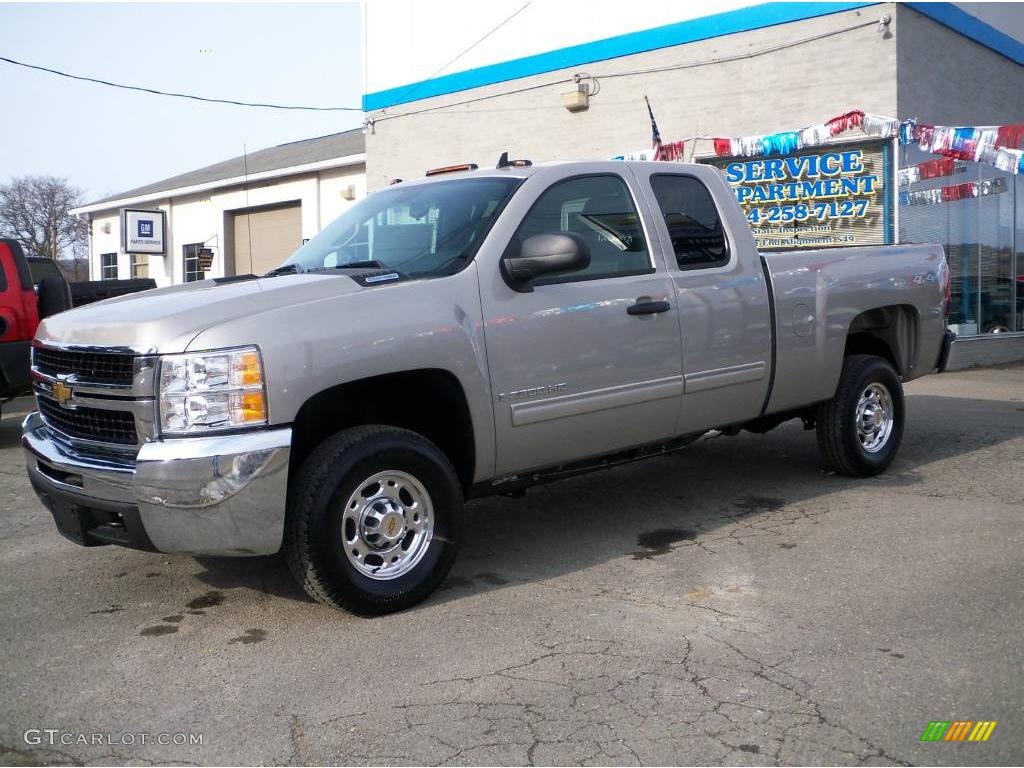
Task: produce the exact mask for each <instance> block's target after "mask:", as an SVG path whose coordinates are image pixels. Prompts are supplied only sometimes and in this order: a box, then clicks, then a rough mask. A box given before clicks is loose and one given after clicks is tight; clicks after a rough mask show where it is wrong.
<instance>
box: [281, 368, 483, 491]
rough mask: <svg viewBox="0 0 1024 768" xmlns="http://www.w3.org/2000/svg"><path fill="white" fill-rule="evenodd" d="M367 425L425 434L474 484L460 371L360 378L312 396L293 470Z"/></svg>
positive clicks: (299, 421) (296, 437)
mask: <svg viewBox="0 0 1024 768" xmlns="http://www.w3.org/2000/svg"><path fill="white" fill-rule="evenodd" d="M366 424H384V425H388V426H392V427H400V428H403V429H408V430H411V431H413V432H416V433H418V434H421V435H423V436H424V437H425V438H427V439H428V440H430V441H431V442H432V443H434V444H435V445H436V446H437V447H438V448H440V449H441V451H443V452H444V454H445V455H446V456H447V457H448V460H449V461H451V463H452V466H454V467H455V471H456V474H457V475H458V477H459V482H460V484H461V485H462V488H463V491H466V490H467V489H468V488H469V487H470V486H471V485H472V483H473V476H474V473H475V471H476V440H475V436H474V431H473V421H472V417H471V416H470V409H469V402H468V400H467V398H466V393H465V391H464V390H463V388H462V384H461V383H460V382H459V380H458V379H457V378H456V377H455V375H454V374H452V373H451V372H450V371H447V370H444V369H440V368H422V369H416V370H408V371H400V372H396V373H387V374H382V375H378V376H371V377H367V378H363V379H356V380H353V381H347V382H344V383H341V384H337V385H334V386H332V387H328V388H326V389H323V390H321V391H319V392H317V393H315V394H313V395H311V396H310V397H309V398H308V399H306V401H305V402H304V403H303V404H302V406H301V407H300V408H299V410H298V412H297V413H296V416H295V420H294V422H293V423H292V450H291V459H290V461H291V469H292V470H293V472H292V474H293V475H294V474H295V473H294V470H295V469H297V468H298V467H299V466H300V465H301V463H302V462H303V461H304V460H305V458H306V457H307V456H308V455H309V454H310V452H311V451H312V450H313V449H314V448H315V447H316V446H317V445H319V444H320V443H322V442H323V441H324V440H325V439H327V438H328V437H330V436H331V435H333V434H335V433H337V432H339V431H341V430H342V429H346V428H348V427H356V426H362V425H366Z"/></svg>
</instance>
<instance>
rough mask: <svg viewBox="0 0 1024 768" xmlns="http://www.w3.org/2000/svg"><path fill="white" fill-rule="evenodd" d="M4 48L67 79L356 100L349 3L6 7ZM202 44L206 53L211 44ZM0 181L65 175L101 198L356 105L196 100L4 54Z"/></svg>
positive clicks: (353, 117) (319, 128)
mask: <svg viewBox="0 0 1024 768" xmlns="http://www.w3.org/2000/svg"><path fill="white" fill-rule="evenodd" d="M0 30H2V34H0V56H5V57H8V58H12V59H17V60H19V61H25V62H28V63H30V64H38V65H42V66H46V67H49V68H51V69H59V70H63V71H66V72H71V73H73V74H79V75H87V76H90V77H96V78H100V79H105V80H113V81H117V82H125V83H129V84H133V85H142V86H146V87H151V88H157V89H161V90H170V91H179V92H185V93H195V94H199V95H203V96H211V97H217V98H229V99H236V100H243V101H263V102H273V103H284V104H303V105H310V106H321V105H323V106H355V107H358V106H359V103H360V97H361V94H362V84H363V83H362V41H361V35H362V31H361V21H360V6H359V3H357V2H353V3H331V4H277V3H274V4H238V5H225V4H216V5H214V4H180V5H174V4H155V3H154V4H135V3H133V4H74V5H72V4H4V3H0ZM207 51H209V52H207ZM0 105H2V107H0V114H2V115H3V119H2V120H0V183H5V182H6V181H7V180H8V179H9V178H10V177H12V176H22V175H27V174H52V175H57V176H65V177H67V178H68V179H69V180H70V181H71V183H72V184H74V185H75V186H78V187H80V188H82V189H84V190H85V191H86V196H85V199H86V200H93V199H98V198H101V197H104V196H107V195H110V194H115V193H117V192H121V191H124V190H126V189H130V188H131V187H135V186H139V185H142V184H146V183H149V182H152V181H157V180H159V179H163V178H166V177H168V176H173V175H175V174H177V173H182V172H185V171H189V170H193V169H195V168H200V167H202V166H204V165H209V164H211V163H216V162H219V161H221V160H225V159H227V158H230V157H235V156H238V155H241V154H242V146H243V143H244V144H245V145H246V147H247V149H248V150H250V151H251V150H255V149H262V148H264V147H268V146H274V145H276V144H281V143H284V142H289V141H295V140H298V139H306V138H311V137H313V136H323V135H326V134H329V133H336V132H338V131H343V130H347V129H349V128H356V127H359V126H360V125H361V124H362V113H361V112H324V113H317V112H284V111H277V110H267V109H250V108H243V107H234V106H227V105H214V104H200V103H198V102H193V101H188V100H184V99H171V98H166V97H161V96H153V95H149V94H142V93H132V92H128V91H121V90H115V89H112V88H107V87H104V86H99V85H93V84H89V83H82V82H77V81H73V80H67V79H64V78H59V77H56V76H54V75H50V74H47V73H43V72H35V71H31V70H27V69H24V68H21V67H15V66H13V65H10V64H7V63H4V62H0Z"/></svg>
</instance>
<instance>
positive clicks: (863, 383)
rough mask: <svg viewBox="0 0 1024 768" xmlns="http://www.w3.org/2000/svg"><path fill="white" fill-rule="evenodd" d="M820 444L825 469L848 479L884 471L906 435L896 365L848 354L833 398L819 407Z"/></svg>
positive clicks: (874, 357)
mask: <svg viewBox="0 0 1024 768" xmlns="http://www.w3.org/2000/svg"><path fill="white" fill-rule="evenodd" d="M816 421H817V429H818V448H819V450H820V451H821V458H822V462H823V463H824V465H825V468H826V469H829V470H834V471H836V472H839V473H840V474H843V475H849V476H850V477H871V476H873V475H877V474H879V473H881V472H884V471H885V469H886V467H888V466H889V464H890V463H891V462H892V460H893V459H894V458H895V456H896V452H897V450H899V445H900V440H901V439H902V437H903V422H904V405H903V385H902V384H901V383H900V379H899V375H898V374H897V373H896V369H895V368H893V366H892V364H891V363H890V362H889V361H888V360H885V359H883V358H881V357H876V356H874V355H850V356H849V357H847V358H846V359H845V360H844V361H843V371H842V374H841V375H840V379H839V386H838V387H837V388H836V394H835V397H833V398H832V399H831V400H829V401H828V402H825V403H822V404H821V405H819V406H818V413H817V419H816Z"/></svg>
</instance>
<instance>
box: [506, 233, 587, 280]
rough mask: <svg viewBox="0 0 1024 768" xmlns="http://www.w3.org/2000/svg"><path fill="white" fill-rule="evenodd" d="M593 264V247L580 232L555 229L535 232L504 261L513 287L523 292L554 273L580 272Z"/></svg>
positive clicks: (507, 275)
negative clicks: (542, 277) (590, 246)
mask: <svg viewBox="0 0 1024 768" xmlns="http://www.w3.org/2000/svg"><path fill="white" fill-rule="evenodd" d="M589 266H590V249H589V248H587V244H586V243H585V242H584V241H583V238H581V237H580V236H579V235H577V234H574V233H572V232H553V233H550V234H544V235H532V236H530V237H528V238H526V239H525V240H524V241H523V244H522V246H521V247H520V249H519V253H518V254H516V255H514V256H513V255H507V256H505V258H503V259H502V260H501V268H502V271H503V272H504V274H505V280H506V282H508V284H509V286H510V287H511V288H512V289H513V290H515V291H519V292H520V293H529V292H531V291H532V290H533V281H534V280H535V279H536V278H538V277H541V276H543V275H549V274H552V273H554V272H576V271H579V270H581V269H586V268H587V267H589Z"/></svg>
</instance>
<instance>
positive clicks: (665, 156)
mask: <svg viewBox="0 0 1024 768" xmlns="http://www.w3.org/2000/svg"><path fill="white" fill-rule="evenodd" d="M644 101H645V102H647V114H648V115H650V116H651V148H652V149H653V150H654V159H655V160H682V159H683V142H681V141H672V142H669V143H668V144H664V143H662V141H661V132H660V131H659V130H658V123H657V121H656V120H655V119H654V110H653V109H651V102H650V100H649V99H648V98H647V97H646V96H644Z"/></svg>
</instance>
